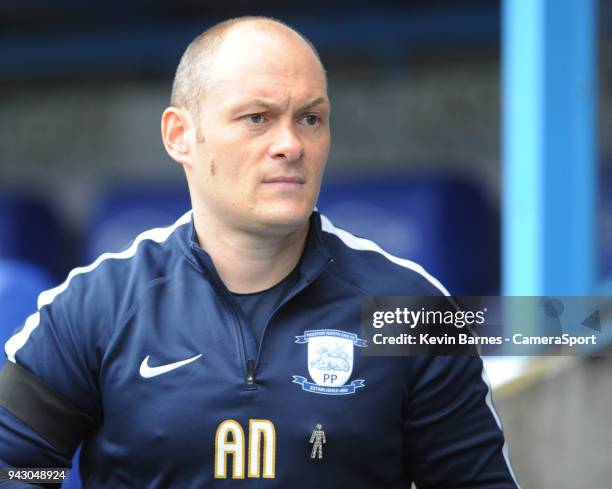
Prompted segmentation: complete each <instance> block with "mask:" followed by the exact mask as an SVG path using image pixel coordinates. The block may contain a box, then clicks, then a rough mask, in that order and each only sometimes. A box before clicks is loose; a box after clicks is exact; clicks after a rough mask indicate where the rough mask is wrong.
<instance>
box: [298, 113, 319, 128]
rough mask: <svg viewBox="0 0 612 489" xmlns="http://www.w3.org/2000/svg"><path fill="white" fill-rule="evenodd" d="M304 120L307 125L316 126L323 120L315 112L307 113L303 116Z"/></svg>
mask: <svg viewBox="0 0 612 489" xmlns="http://www.w3.org/2000/svg"><path fill="white" fill-rule="evenodd" d="M302 120H303V121H304V122H305V123H306V125H307V126H316V125H317V124H319V123H320V122H321V118H320V117H319V116H318V115H315V114H306V115H305V116H304V117H302Z"/></svg>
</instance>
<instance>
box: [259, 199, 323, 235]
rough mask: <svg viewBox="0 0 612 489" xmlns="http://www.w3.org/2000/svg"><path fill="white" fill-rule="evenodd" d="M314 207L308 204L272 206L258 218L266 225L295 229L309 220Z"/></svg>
mask: <svg viewBox="0 0 612 489" xmlns="http://www.w3.org/2000/svg"><path fill="white" fill-rule="evenodd" d="M313 208H314V206H312V207H311V206H308V205H300V206H296V205H291V206H283V205H279V206H270V207H269V208H266V209H265V211H263V212H262V213H261V214H260V215H259V216H258V217H259V219H258V220H259V221H260V222H261V223H262V224H264V226H266V227H271V228H278V229H285V230H286V231H293V230H296V229H298V228H299V227H301V226H302V225H303V224H304V223H306V222H307V221H308V219H309V217H310V215H311V214H312V211H313Z"/></svg>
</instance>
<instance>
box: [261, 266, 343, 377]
mask: <svg viewBox="0 0 612 489" xmlns="http://www.w3.org/2000/svg"><path fill="white" fill-rule="evenodd" d="M332 261H333V260H332V259H331V258H329V259H328V260H327V261H326V262H325V263H324V264H323V265H322V266H321V268H319V270H317V272H316V273H314V274H313V275H312V276H311V277H310V278H309V279H308V280H307V281H306V283H304V285H303V286H302V287H296V288H295V289H294V290H293V291H292V292H291V293H290V294H289V295H288V296H287V297H285V299H284V300H283V301H281V303H280V304H278V305H277V306H276V307H275V308H274V310H273V311H272V314H270V317H269V318H268V320H267V321H266V325H265V326H264V329H263V332H262V333H261V340H260V341H259V345H258V347H257V359H256V360H255V365H254V370H253V379H254V378H255V372H256V371H257V367H258V366H259V357H260V356H261V350H262V347H263V343H264V339H265V337H266V331H267V330H268V325H269V324H270V321H271V320H272V318H273V317H274V315H275V314H276V313H277V312H278V311H279V310H280V309H281V308H282V307H284V306H285V304H287V303H288V302H289V301H291V300H292V299H293V298H294V297H295V296H296V295H298V294H299V293H300V292H302V291H303V290H304V289H305V288H306V287H308V286H309V285H310V284H311V283H312V282H314V281H315V279H316V278H317V277H318V276H319V275H321V272H322V271H323V270H325V268H326V267H327V265H329V264H330V262H332ZM250 361H252V360H250Z"/></svg>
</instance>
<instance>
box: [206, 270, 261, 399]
mask: <svg viewBox="0 0 612 489" xmlns="http://www.w3.org/2000/svg"><path fill="white" fill-rule="evenodd" d="M206 273H207V274H208V275H209V276H211V277H212V279H213V282H214V284H215V288H216V289H217V295H219V296H221V299H222V300H223V301H225V303H226V305H227V306H228V308H229V309H230V310H231V311H232V316H233V317H234V325H235V326H236V330H237V332H238V342H239V343H240V350H241V354H242V355H241V360H242V366H243V369H244V373H245V382H246V385H247V386H249V387H250V388H254V387H255V367H254V362H253V360H249V359H247V354H246V347H245V345H244V336H243V327H242V323H241V321H240V318H239V317H238V313H237V312H236V308H235V307H234V304H233V303H232V299H231V298H230V297H229V293H228V292H226V290H227V289H226V287H225V285H224V284H223V283H222V282H221V279H220V278H218V277H217V276H216V274H215V273H210V272H206Z"/></svg>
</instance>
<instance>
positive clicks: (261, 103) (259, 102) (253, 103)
mask: <svg viewBox="0 0 612 489" xmlns="http://www.w3.org/2000/svg"><path fill="white" fill-rule="evenodd" d="M325 100H326V98H325V97H319V98H316V99H315V100H313V101H312V102H308V103H306V104H305V105H303V106H302V107H300V108H299V109H298V112H302V111H305V110H308V109H312V108H313V107H316V106H317V105H319V104H321V103H324V102H325ZM247 107H261V108H263V109H266V110H271V109H275V108H278V105H276V104H273V103H270V102H268V101H266V100H264V99H260V98H258V99H254V100H250V101H248V102H245V103H243V104H240V105H239V106H238V107H236V108H235V109H234V111H235V112H238V111H241V110H244V109H246V108H247Z"/></svg>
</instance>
